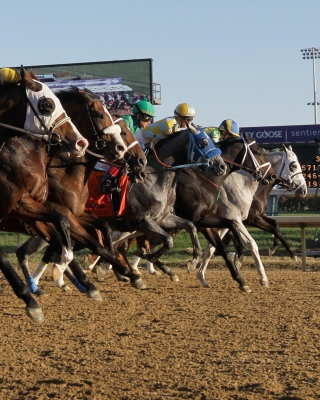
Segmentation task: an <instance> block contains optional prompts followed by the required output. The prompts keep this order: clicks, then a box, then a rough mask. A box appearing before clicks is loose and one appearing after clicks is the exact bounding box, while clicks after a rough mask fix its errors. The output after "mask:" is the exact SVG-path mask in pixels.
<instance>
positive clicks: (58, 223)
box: [0, 67, 88, 321]
mask: <svg viewBox="0 0 320 400" xmlns="http://www.w3.org/2000/svg"><path fill="white" fill-rule="evenodd" d="M87 146H88V141H87V140H86V139H85V138H84V137H83V136H81V135H80V133H79V131H78V130H77V128H76V127H75V125H74V124H73V123H72V122H71V120H70V117H68V116H67V114H66V113H65V111H64V109H63V108H62V106H61V103H60V101H59V100H58V98H57V97H56V96H55V95H54V94H53V92H52V91H51V90H50V89H49V88H48V87H47V86H46V85H45V84H43V83H40V82H38V81H36V80H34V79H32V76H31V75H30V74H28V73H27V72H26V71H25V70H24V68H23V67H21V69H20V73H18V72H17V71H14V70H12V69H10V68H4V69H2V70H0V149H1V151H0V185H1V197H0V217H1V218H18V219H20V220H22V221H24V222H26V223H30V222H36V221H46V222H50V225H46V226H45V225H44V224H42V223H41V222H36V224H37V226H36V229H37V232H38V234H41V235H42V236H43V237H45V238H49V237H51V238H53V239H54V240H56V242H57V243H60V245H61V247H63V249H64V252H63V254H62V256H63V257H64V259H65V260H67V259H70V257H72V246H71V238H70V232H69V222H68V220H67V218H66V217H65V216H63V215H61V214H59V213H57V212H56V211H54V210H50V209H48V207H46V206H45V205H44V202H45V201H46V199H47V196H48V175H47V169H48V165H49V164H50V161H51V158H52V156H53V154H54V153H56V152H57V151H58V150H59V152H60V151H61V153H63V154H64V155H65V156H66V157H70V156H71V155H74V156H77V157H80V156H83V154H84V152H85V150H86V148H87ZM0 268H1V270H2V271H3V273H4V274H5V276H6V278H7V280H8V281H9V283H10V285H11V286H12V288H13V290H14V292H15V293H16V295H17V296H18V297H19V298H22V299H23V300H24V301H25V303H26V305H27V307H26V312H27V315H28V316H30V317H31V318H32V319H34V320H37V321H42V320H43V314H42V311H41V308H40V306H39V305H38V304H37V303H36V302H35V301H34V300H32V297H31V295H30V293H29V295H28V293H27V292H28V291H27V290H26V287H25V285H23V283H22V282H21V280H20V278H19V277H18V276H17V275H16V274H15V273H14V271H13V268H12V267H11V268H10V264H9V263H8V262H7V260H5V256H4V255H3V254H2V260H1V263H0Z"/></svg>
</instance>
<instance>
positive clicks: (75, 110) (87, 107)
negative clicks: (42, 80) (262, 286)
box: [56, 86, 127, 163]
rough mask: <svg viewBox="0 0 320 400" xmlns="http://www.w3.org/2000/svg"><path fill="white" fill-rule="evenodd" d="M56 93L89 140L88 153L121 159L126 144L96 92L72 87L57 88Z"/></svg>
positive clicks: (112, 160)
mask: <svg viewBox="0 0 320 400" xmlns="http://www.w3.org/2000/svg"><path fill="white" fill-rule="evenodd" d="M56 95H57V97H58V98H59V100H60V101H61V103H62V106H63V107H64V109H65V110H66V111H67V113H68V115H69V116H70V117H71V118H72V121H73V123H74V124H75V125H76V127H77V128H78V129H79V130H80V132H82V133H83V134H84V135H85V137H86V138H87V139H88V140H89V143H90V146H89V153H90V152H91V153H92V152H94V154H96V155H97V156H98V157H99V156H101V157H103V158H105V159H106V160H107V161H109V162H110V163H113V162H117V161H118V160H122V159H123V157H124V155H125V152H126V150H127V147H126V145H125V143H124V141H123V139H122V137H121V129H120V128H119V126H118V125H116V124H115V123H114V122H113V118H112V116H111V115H110V113H109V111H108V110H107V109H106V108H105V107H104V104H103V102H102V101H101V99H100V97H99V96H98V95H97V94H95V93H93V92H91V91H90V90H87V89H85V90H81V89H78V88H77V87H74V86H72V87H68V88H67V89H62V90H58V91H57V92H56Z"/></svg>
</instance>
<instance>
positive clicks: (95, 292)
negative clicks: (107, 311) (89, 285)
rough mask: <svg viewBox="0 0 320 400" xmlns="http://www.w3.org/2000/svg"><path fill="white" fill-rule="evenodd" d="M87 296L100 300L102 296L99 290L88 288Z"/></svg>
mask: <svg viewBox="0 0 320 400" xmlns="http://www.w3.org/2000/svg"><path fill="white" fill-rule="evenodd" d="M86 295H87V297H89V299H92V300H97V301H102V296H101V294H100V292H99V290H89V291H88V292H86Z"/></svg>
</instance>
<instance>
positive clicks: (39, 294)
mask: <svg viewBox="0 0 320 400" xmlns="http://www.w3.org/2000/svg"><path fill="white" fill-rule="evenodd" d="M34 295H35V296H37V297H44V296H48V293H46V292H45V291H44V290H43V289H40V288H38V290H37V291H36V292H35V293H34Z"/></svg>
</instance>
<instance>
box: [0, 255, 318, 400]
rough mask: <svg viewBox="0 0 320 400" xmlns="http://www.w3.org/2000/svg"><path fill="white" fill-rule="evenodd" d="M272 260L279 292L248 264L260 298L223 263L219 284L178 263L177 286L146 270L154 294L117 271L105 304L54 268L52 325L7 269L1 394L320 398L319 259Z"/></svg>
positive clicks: (104, 290)
mask: <svg viewBox="0 0 320 400" xmlns="http://www.w3.org/2000/svg"><path fill="white" fill-rule="evenodd" d="M264 261H265V265H266V271H267V275H268V277H269V280H270V288H269V289H263V288H262V287H260V285H259V277H258V274H257V273H256V271H255V270H253V269H252V263H251V262H250V259H248V263H247V267H246V268H244V269H243V270H242V275H243V276H244V278H245V279H246V281H247V283H248V284H249V285H250V287H251V288H252V289H253V293H252V294H250V295H244V294H242V293H241V292H240V291H239V290H238V288H237V285H236V284H235V283H233V282H232V280H231V278H230V276H229V272H227V271H226V270H225V269H224V268H222V267H219V266H218V268H215V269H210V270H208V272H207V278H208V281H209V282H210V283H211V285H212V288H211V289H204V288H201V287H200V284H199V283H198V280H197V279H196V277H195V276H194V275H190V274H188V272H187V271H186V269H185V268H178V267H177V268H175V270H176V272H177V273H178V275H179V278H180V282H179V283H172V282H171V281H170V280H169V278H167V277H166V276H164V275H161V276H152V275H148V274H147V273H146V272H144V273H143V278H144V279H145V281H146V283H147V285H148V289H146V290H144V291H138V290H135V289H133V288H131V287H130V286H129V285H128V284H126V283H119V282H117V281H116V279H115V277H114V275H113V274H112V272H108V274H107V275H106V278H105V280H104V281H103V282H98V283H97V286H98V287H99V289H100V292H101V294H102V296H103V299H104V300H103V302H95V301H93V300H90V299H88V298H87V297H86V296H85V295H84V294H80V293H79V292H77V291H76V290H73V291H72V293H63V292H61V291H60V290H59V289H58V288H56V287H54V286H53V282H52V281H51V277H50V274H47V275H46V276H45V277H44V278H43V281H42V284H43V285H42V286H43V288H44V289H45V290H46V291H47V293H48V296H46V297H42V298H41V299H40V303H41V306H42V309H43V312H44V314H45V321H44V322H43V323H42V324H37V323H34V322H32V321H31V320H30V319H29V318H28V317H27V316H26V314H25V311H24V304H23V303H22V302H21V301H19V300H18V299H17V298H16V297H15V296H14V295H13V294H12V291H11V288H9V286H8V284H7V283H6V282H5V280H4V278H3V276H2V275H1V278H0V289H1V293H0V296H1V304H2V309H1V313H0V318H1V347H0V349H1V353H0V371H1V372H0V398H1V399H14V400H22V399H23V400H26V399H28V400H29V399H36V400H44V399H70V400H71V399H73V400H76V399H77V400H80V399H81V400H84V399H90V400H91V399H92V400H98V399H99V400H100V399H108V400H109V399H110V400H113V399H114V400H124V399H130V400H131V399H134V400H138V399H139V400H147V399H148V400H149V399H150V400H156V399H159V400H160V399H197V400H200V399H201V400H204V399H206V400H208V399H210V400H212V399H217V400H222V399H237V400H240V399H241V400H242V399H243V400H245V399H248V400H249V399H250V400H259V399H282V400H289V399H291V400H298V399H299V400H300V399H301V400H306V399H319V398H320V378H319V371H320V352H319V337H320V313H319V311H320V269H319V261H317V259H308V271H307V272H302V271H301V269H300V268H299V267H298V266H297V265H293V263H292V261H291V260H290V259H289V258H285V259H277V258H273V259H270V258H265V259H264ZM88 275H89V276H90V277H91V278H92V280H93V281H94V280H95V277H94V276H93V275H92V274H91V273H88Z"/></svg>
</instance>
